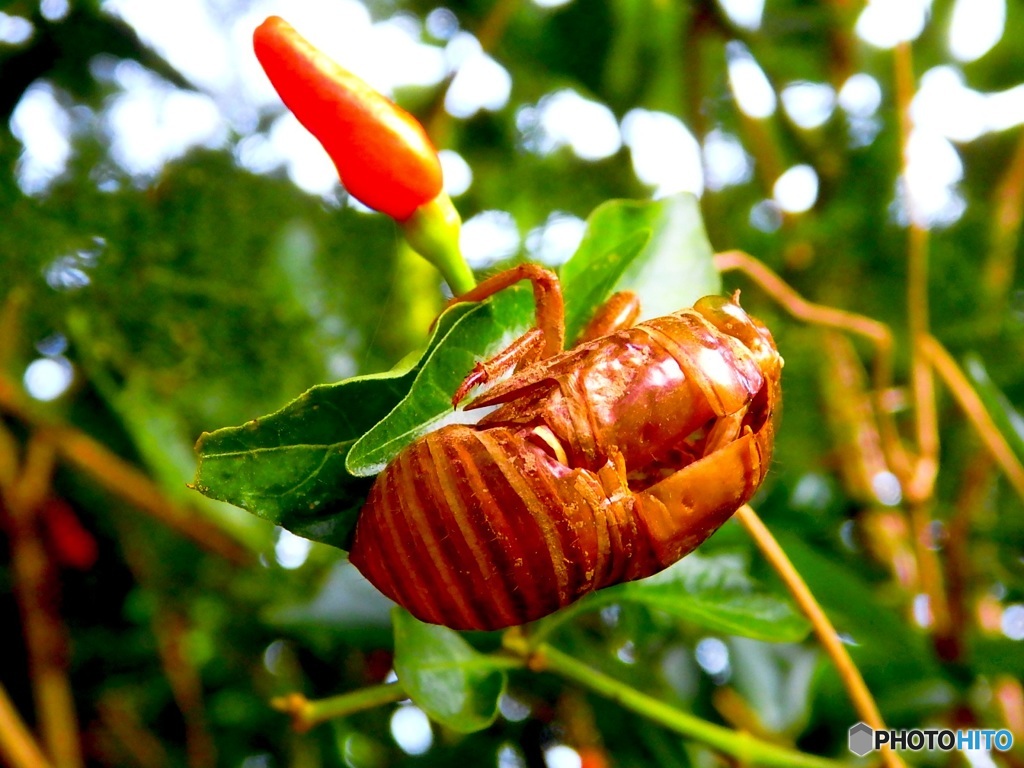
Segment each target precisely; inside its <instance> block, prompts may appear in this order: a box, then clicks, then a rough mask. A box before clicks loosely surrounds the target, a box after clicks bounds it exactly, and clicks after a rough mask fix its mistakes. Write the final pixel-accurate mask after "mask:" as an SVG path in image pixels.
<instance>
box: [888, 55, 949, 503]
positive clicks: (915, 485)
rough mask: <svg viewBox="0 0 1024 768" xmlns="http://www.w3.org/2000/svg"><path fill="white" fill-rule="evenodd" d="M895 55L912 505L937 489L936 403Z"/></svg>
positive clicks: (906, 77) (919, 223)
mask: <svg viewBox="0 0 1024 768" xmlns="http://www.w3.org/2000/svg"><path fill="white" fill-rule="evenodd" d="M893 54H894V62H893V67H894V73H895V78H896V106H897V115H898V119H899V126H900V156H901V163H900V167H901V169H902V173H903V183H904V189H903V191H904V196H903V197H904V201H905V204H906V207H907V218H908V220H909V222H910V224H909V233H908V237H909V240H908V243H907V325H908V330H909V332H910V338H911V349H910V388H911V392H912V393H913V405H914V428H915V434H916V442H917V451H918V456H917V460H916V461H915V462H914V468H913V472H912V473H911V475H910V477H909V478H907V482H906V483H905V487H904V495H905V496H906V498H907V499H908V500H909V501H910V502H911V503H912V504H914V503H919V502H923V501H924V500H926V499H928V498H930V497H931V496H932V494H933V492H934V490H935V478H936V476H937V475H938V471H939V421H938V414H937V412H936V405H935V381H934V380H933V378H932V369H931V366H929V365H928V362H927V361H926V360H925V358H924V354H923V351H922V349H921V345H922V343H923V342H924V338H925V336H927V335H928V333H929V330H928V328H929V311H928V229H927V228H926V226H925V224H924V216H923V214H922V213H921V211H920V210H918V206H917V201H916V200H915V199H914V195H913V190H911V189H910V188H909V185H908V184H907V182H906V170H907V168H908V166H909V164H910V134H911V131H912V130H913V122H912V119H911V115H910V107H911V102H912V101H913V98H914V59H913V54H912V51H911V46H910V43H909V42H902V43H899V44H898V45H897V46H896V49H895V50H894V52H893Z"/></svg>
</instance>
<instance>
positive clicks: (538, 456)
mask: <svg viewBox="0 0 1024 768" xmlns="http://www.w3.org/2000/svg"><path fill="white" fill-rule="evenodd" d="M632 504H633V499H632V497H631V495H630V494H629V492H628V488H626V487H625V486H624V485H623V484H622V482H621V478H620V477H619V476H618V475H617V474H616V473H615V472H614V471H612V470H611V468H609V469H608V470H606V471H602V472H589V471H585V470H580V469H572V468H570V467H568V466H566V464H565V463H563V462H562V461H560V460H559V457H558V456H557V455H553V451H552V448H551V447H550V446H549V445H546V444H545V443H544V441H543V440H542V439H538V438H537V434H536V433H535V432H533V431H531V430H529V429H527V428H509V427H492V428H478V427H470V426H464V425H452V426H448V427H445V428H443V429H441V430H439V431H437V432H434V433H431V434H429V435H427V436H425V437H424V438H422V439H421V440H418V441H417V442H415V443H413V444H412V445H411V446H409V447H408V448H407V449H406V450H404V451H402V453H400V454H399V456H398V457H397V458H396V459H395V460H394V461H392V462H391V463H390V464H389V465H388V466H387V467H386V468H385V470H384V471H383V472H382V473H381V475H380V476H379V477H378V479H377V482H376V483H375V484H374V486H373V489H372V490H371V492H370V496H369V499H368V500H367V503H366V506H365V507H364V509H363V511H362V513H361V515H360V518H359V523H358V526H357V528H356V537H355V542H354V544H353V547H352V550H351V555H350V556H351V560H352V562H353V563H354V564H355V565H356V566H357V567H358V568H359V570H360V571H362V573H363V574H364V575H365V576H366V577H367V579H368V580H369V581H370V582H371V583H373V584H374V585H375V586H377V588H378V589H380V590H381V591H382V592H383V593H384V594H385V595H387V596H388V597H390V598H391V599H393V600H395V601H396V602H398V603H399V604H401V605H403V606H405V607H406V608H407V609H408V610H409V611H410V612H411V613H412V614H413V615H414V616H416V617H417V618H420V619H422V620H424V621H428V622H432V623H437V624H444V625H447V626H449V627H453V628H455V629H498V628H502V627H506V626H511V625H515V624H522V623H525V622H528V621H532V620H534V619H537V618H540V617H542V616H545V615H547V614H549V613H551V612H553V611H555V610H557V609H558V608H561V607H563V606H565V605H568V604H569V603H571V602H573V601H574V600H576V599H578V598H579V597H581V596H582V595H584V594H585V593H587V592H590V591H592V590H594V589H597V588H599V587H601V586H606V585H608V584H613V583H617V582H619V581H622V580H623V579H624V578H625V575H626V572H627V570H628V568H629V567H630V564H631V563H632V562H633V560H634V558H635V557H642V556H643V555H644V553H645V552H649V551H650V547H649V546H647V545H646V544H645V535H644V533H643V531H641V530H639V529H638V527H637V525H636V521H635V517H634V516H633V515H632V514H631V508H632Z"/></svg>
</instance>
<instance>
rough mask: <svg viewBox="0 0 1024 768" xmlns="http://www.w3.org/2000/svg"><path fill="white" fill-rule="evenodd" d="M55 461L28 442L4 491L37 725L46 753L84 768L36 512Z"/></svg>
mask: <svg viewBox="0 0 1024 768" xmlns="http://www.w3.org/2000/svg"><path fill="white" fill-rule="evenodd" d="M54 462H55V456H54V451H53V446H52V445H51V444H50V443H49V442H48V441H47V440H45V439H44V438H42V437H41V436H40V435H39V434H38V433H34V434H33V435H32V437H31V439H30V440H29V443H28V448H27V450H26V452H25V459H24V462H23V463H22V469H21V472H20V474H19V476H18V478H17V480H16V481H15V483H14V484H13V485H10V486H7V487H4V488H0V496H2V499H3V505H4V507H5V508H6V510H7V523H8V526H7V527H8V535H9V538H10V548H11V570H12V571H13V573H14V595H15V598H16V599H17V602H18V609H19V613H20V614H21V626H22V631H23V633H24V636H25V649H26V651H27V653H28V661H29V672H30V674H31V679H32V693H33V697H34V699H35V707H36V714H37V717H36V721H37V722H38V724H39V730H40V732H41V735H42V741H43V744H45V746H46V752H47V753H48V754H49V756H50V757H51V758H52V759H53V761H54V763H55V764H56V765H58V766H60V767H61V768H64V767H65V766H67V768H77V767H78V766H81V765H82V755H81V750H80V746H79V733H78V718H77V715H76V713H75V704H74V698H73V696H72V694H71V683H70V681H69V680H68V676H67V631H66V630H65V627H64V624H63V622H62V621H61V618H60V612H59V607H58V602H59V598H58V591H59V586H58V583H57V577H56V572H55V569H54V565H53V563H52V561H51V560H50V557H49V554H48V553H47V551H46V548H45V546H44V545H43V542H42V540H41V539H40V535H39V527H38V520H37V513H38V510H39V509H40V507H41V506H42V504H43V502H44V501H45V500H46V498H47V497H48V496H49V495H50V478H51V477H52V474H53V468H54Z"/></svg>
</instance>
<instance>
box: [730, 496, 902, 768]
mask: <svg viewBox="0 0 1024 768" xmlns="http://www.w3.org/2000/svg"><path fill="white" fill-rule="evenodd" d="M736 517H737V518H739V521H740V523H741V524H742V525H743V527H744V528H745V529H746V530H747V532H748V533H749V534H750V536H751V538H753V539H754V542H755V543H756V544H757V546H758V549H760V550H761V553H762V554H763V555H764V556H765V558H766V559H767V560H768V562H769V564H770V565H771V566H772V568H773V569H775V572H776V573H777V574H779V577H780V578H781V579H782V581H783V583H784V584H785V585H786V588H787V589H788V590H789V593H790V594H791V595H792V596H793V599H794V600H796V603H797V605H799V606H800V610H802V611H803V612H804V615H805V616H807V618H808V619H809V620H810V622H811V626H812V627H813V628H814V633H815V634H816V635H817V636H818V640H819V641H820V642H821V644H822V646H824V648H825V652H826V653H827V654H828V655H829V658H831V659H832V663H833V664H835V667H836V671H837V672H838V673H839V678H840V680H842V682H843V685H844V686H845V687H846V691H847V693H848V694H849V696H850V700H851V701H852V702H853V706H854V708H855V709H856V710H857V714H858V715H859V716H860V718H861V719H862V720H863V721H864V722H865V723H867V724H868V725H869V726H871V727H872V728H874V729H875V730H884V729H885V723H884V722H883V721H882V715H881V713H880V712H879V711H878V705H877V704H876V703H875V699H874V697H872V695H871V691H869V690H868V687H867V685H866V684H865V683H864V678H863V677H862V676H861V674H860V670H859V669H857V665H856V664H854V663H853V659H851V658H850V654H849V653H847V651H846V646H844V645H843V642H842V641H841V640H840V639H839V635H838V633H837V632H836V629H835V627H834V626H832V622H831V621H830V620H829V618H828V616H826V615H825V611H824V610H822V607H821V605H820V604H819V603H818V601H817V600H816V599H815V598H814V595H813V594H811V590H810V589H809V588H808V587H807V582H805V581H804V579H803V577H802V576H801V575H800V573H799V572H798V571H797V570H796V568H795V567H794V566H793V563H792V562H791V561H790V559H789V557H787V556H786V553H785V552H784V551H783V550H782V547H780V546H779V542H777V541H776V540H775V537H774V536H772V534H771V531H769V530H768V528H767V526H766V525H765V524H764V523H763V522H762V521H761V518H760V517H758V515H757V513H756V512H755V511H754V509H753V508H752V507H751V506H750V505H749V504H744V505H743V506H742V507H740V508H739V509H738V510H737V511H736ZM882 759H883V760H884V761H885V764H886V765H887V766H889V768H897V767H899V768H902V767H903V765H904V763H903V760H902V759H901V758H900V757H899V755H897V754H896V753H895V752H893V751H892V750H891V749H889V748H888V746H886V747H883V751H882Z"/></svg>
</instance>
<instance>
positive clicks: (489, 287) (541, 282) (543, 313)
mask: <svg viewBox="0 0 1024 768" xmlns="http://www.w3.org/2000/svg"><path fill="white" fill-rule="evenodd" d="M520 280H529V281H530V282H531V283H533V299H534V301H535V302H536V305H537V326H536V327H537V330H539V331H540V334H541V337H542V338H543V340H544V346H543V349H542V351H541V355H540V357H541V358H545V357H551V356H552V355H557V354H558V353H559V352H561V351H562V348H563V346H564V345H565V304H564V302H563V301H562V288H561V286H560V285H559V283H558V277H557V276H556V275H555V273H554V272H552V271H551V270H550V269H545V268H544V267H542V266H540V265H539V264H519V265H517V266H515V267H512V268H511V269H507V270H505V271H504V272H499V273H498V274H496V275H494V276H493V277H489V278H487V279H486V280H484V281H483V282H482V283H480V284H479V285H478V286H476V288H474V289H473V290H471V291H469V292H467V293H464V294H463V295H462V296H458V297H456V298H454V299H452V301H451V302H450V304H449V305H451V304H460V303H462V302H466V301H483V300H484V299H486V298H489V297H491V296H493V295H494V294H496V293H497V292H498V291H501V290H503V289H505V288H508V287H509V286H510V285H515V284H516V283H518V282H519V281H520Z"/></svg>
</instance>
